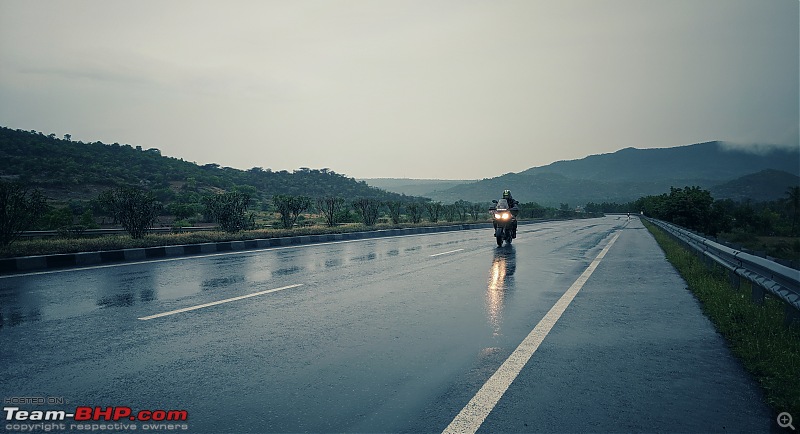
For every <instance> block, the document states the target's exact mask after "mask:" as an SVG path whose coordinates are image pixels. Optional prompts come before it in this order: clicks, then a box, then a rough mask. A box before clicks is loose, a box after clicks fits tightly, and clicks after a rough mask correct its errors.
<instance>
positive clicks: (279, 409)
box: [0, 216, 774, 432]
mask: <svg viewBox="0 0 800 434" xmlns="http://www.w3.org/2000/svg"><path fill="white" fill-rule="evenodd" d="M616 233H619V234H620V236H619V238H618V240H617V241H616V243H615V244H614V245H613V246H612V247H611V248H610V250H609V251H608V254H607V255H606V256H605V258H604V259H603V260H602V261H601V262H600V263H599V265H598V266H597V269H596V271H595V273H594V274H593V275H592V276H591V277H590V278H589V280H588V281H587V282H586V284H585V286H584V287H583V289H582V290H581V291H580V292H579V293H578V294H577V296H576V298H575V299H574V301H573V302H572V304H571V305H570V306H569V307H568V308H567V309H566V311H565V312H564V314H563V316H562V317H561V318H560V319H559V321H558V322H557V323H556V324H555V326H554V328H553V330H552V332H551V333H550V334H549V335H548V336H547V337H546V338H545V340H544V341H543V343H542V344H541V346H540V347H539V349H538V350H537V351H536V353H535V354H533V356H532V357H531V359H530V361H529V362H528V363H527V364H526V365H525V369H523V370H522V372H521V373H520V374H519V376H518V377H517V378H516V380H514V382H513V383H512V384H511V386H510V387H509V388H508V390H507V391H506V393H505V395H503V397H502V399H500V401H499V402H498V403H497V405H496V407H494V410H493V411H492V412H491V413H490V414H489V416H488V417H487V418H486V420H485V422H484V423H483V425H481V428H480V431H481V432H501V431H503V432H553V431H559V432H575V431H595V432H596V431H681V432H700V431H703V432H708V431H731V430H733V431H768V430H770V429H771V427H772V426H773V424H774V423H773V421H772V416H771V413H770V411H769V410H768V409H767V407H766V406H765V405H764V404H763V403H762V397H761V395H760V392H759V391H758V390H757V388H756V386H755V384H754V383H753V382H752V380H750V378H749V377H748V376H747V375H746V374H745V372H744V371H743V369H742V368H741V366H740V365H739V364H738V362H736V361H735V360H734V359H733V358H732V356H731V355H730V353H729V351H728V349H727V348H726V347H725V344H724V342H723V341H722V339H721V338H720V337H719V336H718V335H717V334H716V332H715V331H714V329H713V326H712V325H711V324H710V323H709V322H708V321H707V320H706V319H705V317H704V316H703V315H702V313H701V311H700V308H699V306H698V305H697V303H696V302H695V300H694V299H693V297H692V296H691V294H690V293H689V292H688V291H686V289H685V285H684V283H683V281H682V280H681V279H680V277H679V276H678V275H677V274H676V273H675V272H674V270H673V269H672V268H671V266H670V265H669V264H668V263H667V262H666V261H665V259H664V256H663V253H662V252H661V251H660V249H659V248H658V246H657V245H656V244H655V241H653V239H652V237H651V236H650V235H649V234H648V233H647V231H646V230H645V229H644V228H643V227H642V224H641V223H640V222H639V220H638V219H633V220H632V221H630V222H628V221H627V219H625V218H624V217H617V216H610V217H606V218H603V219H591V220H581V221H570V222H548V223H541V224H534V225H525V226H520V231H519V235H518V238H517V239H516V240H515V241H514V244H513V246H506V247H502V248H497V247H496V245H495V243H494V239H493V238H492V231H491V229H483V230H474V231H460V232H449V233H441V234H429V235H418V236H406V237H395V238H380V239H368V240H359V241H348V242H336V243H326V244H315V245H304V246H293V247H285V248H275V249H269V250H261V251H248V252H236V253H233V254H218V255H210V256H207V257H193V258H177V259H170V260H164V261H159V262H148V263H137V264H126V265H121V266H106V267H97V268H91V269H86V270H72V271H63V272H55V273H41V274H34V275H29V276H15V277H2V278H0V313H1V314H2V327H0V348H2V350H0V360H2V368H1V369H2V385H1V386H0V392H2V398H8V397H24V396H36V397H63V398H64V399H66V401H67V404H66V405H63V406H59V405H51V406H38V407H37V406H34V405H22V406H20V407H21V408H23V409H24V410H36V409H37V408H38V409H41V410H45V409H66V410H69V409H74V407H75V406H78V405H81V406H84V405H85V406H101V407H107V406H130V407H132V408H133V409H150V410H153V409H165V410H171V409H179V410H187V412H188V414H189V420H188V422H187V424H188V426H189V428H190V431H191V432H302V431H305V432H441V431H442V430H443V429H444V428H445V427H446V426H447V425H448V424H449V423H450V421H451V420H453V418H454V417H455V415H456V414H457V413H458V412H459V411H460V410H461V409H462V408H463V407H464V406H465V404H466V403H467V402H468V401H469V400H470V399H471V398H472V397H473V396H474V395H475V393H476V392H477V391H478V389H480V387H481V386H482V385H483V384H484V383H485V382H486V381H487V379H488V378H489V377H490V376H491V375H492V373H493V372H494V371H495V370H497V368H498V367H499V366H500V364H502V363H503V361H504V360H505V359H506V358H507V357H508V356H509V355H510V354H511V353H512V351H514V349H515V348H516V347H517V346H518V345H519V344H520V342H521V341H522V340H523V339H524V338H525V336H526V335H527V334H528V333H529V332H531V330H532V329H533V328H534V327H535V326H536V325H537V323H538V322H539V321H540V320H541V319H542V317H543V316H544V315H545V313H547V311H548V310H549V309H550V308H551V307H552V306H553V305H554V303H555V302H556V301H557V300H558V299H559V298H560V297H561V295H562V294H564V292H565V291H566V290H567V288H569V287H570V286H571V285H572V284H573V282H575V280H576V279H577V278H578V276H579V275H580V274H581V273H582V272H583V271H584V270H585V269H586V268H587V266H588V265H589V264H590V263H591V261H592V260H593V259H594V258H595V256H597V254H598V253H599V252H600V251H601V249H602V248H603V247H604V246H605V244H606V243H607V242H608V241H609V239H610V238H611V237H612V236H613V235H614V234H616ZM295 284H300V285H301V286H296V287H291V288H287V289H283V290H280V291H276V292H269V293H264V294H260V295H256V296H253V297H249V298H244V299H240V300H235V301H231V302H228V303H224V304H219V305H214V306H208V307H204V308H199V309H196V310H192V311H187V312H180V313H176V314H173V315H168V316H163V317H157V318H153V319H149V320H142V319H139V318H146V317H149V316H152V315H157V314H160V313H165V312H169V311H173V310H176V309H182V308H187V307H192V306H198V305H203V304H206V303H210V302H215V301H219V300H226V299H230V298H233V297H238V296H242V295H248V294H254V293H258V292H261V291H266V290H271V289H277V288H283V287H286V286H288V285H295ZM45 407H46V408H45Z"/></svg>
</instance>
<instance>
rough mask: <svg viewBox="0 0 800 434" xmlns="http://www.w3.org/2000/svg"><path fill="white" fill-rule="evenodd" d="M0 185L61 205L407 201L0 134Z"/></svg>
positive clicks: (366, 189) (338, 183)
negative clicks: (126, 197)
mask: <svg viewBox="0 0 800 434" xmlns="http://www.w3.org/2000/svg"><path fill="white" fill-rule="evenodd" d="M0 161H2V165H0V178H1V179H5V180H17V181H20V182H23V183H25V184H26V185H29V186H32V187H36V188H40V189H42V190H43V191H44V192H45V194H46V195H47V196H48V197H50V198H52V199H58V200H60V201H66V200H69V199H75V200H87V199H93V198H95V197H96V196H97V194H98V193H99V192H101V191H103V190H106V189H108V188H112V187H117V186H123V185H134V186H142V187H146V188H148V189H151V190H153V191H155V192H156V194H157V196H158V197H159V199H160V200H162V201H163V202H170V201H172V200H174V199H176V197H177V196H179V195H181V194H183V193H186V192H203V191H223V190H226V191H227V190H230V189H233V188H237V187H238V188H245V189H247V190H249V191H251V192H252V193H254V195H255V198H256V199H257V200H258V199H261V200H264V201H267V200H269V198H271V197H272V196H273V195H275V194H286V195H305V196H310V197H312V198H313V197H322V196H340V197H344V198H345V199H348V200H350V199H355V198H358V197H367V198H376V199H380V200H410V199H411V198H410V197H407V196H404V195H400V194H396V193H389V192H387V191H384V190H381V189H378V188H374V187H370V186H369V185H367V184H366V183H365V182H359V181H356V180H355V179H353V178H348V177H346V176H344V175H341V174H338V173H336V172H334V171H332V170H328V169H321V170H317V169H309V168H300V169H298V170H295V171H293V172H292V173H290V172H287V171H285V170H284V171H277V172H273V171H271V170H269V169H267V170H263V169H261V168H257V167H256V168H252V169H249V170H239V169H234V168H230V167H220V166H219V165H216V164H206V165H203V166H200V165H197V164H196V163H193V162H189V161H184V160H183V159H180V158H173V157H166V156H162V155H161V152H160V151H159V150H158V149H142V148H141V147H138V146H137V147H132V146H130V145H120V144H118V143H113V144H105V143H101V142H94V143H82V142H73V141H69V140H65V139H64V140H62V139H59V138H56V137H55V135H53V134H51V135H49V136H46V135H44V134H42V133H33V132H28V131H21V130H13V129H10V128H4V127H0Z"/></svg>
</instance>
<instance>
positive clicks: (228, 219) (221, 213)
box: [203, 191, 253, 233]
mask: <svg viewBox="0 0 800 434" xmlns="http://www.w3.org/2000/svg"><path fill="white" fill-rule="evenodd" d="M203 205H205V214H206V215H208V216H210V217H211V219H212V220H214V221H215V222H217V224H218V225H219V227H220V229H222V230H223V231H225V232H230V233H236V232H239V231H241V230H243V229H247V228H250V227H252V226H253V224H252V220H253V216H252V215H251V216H250V218H248V216H246V215H245V213H246V212H247V207H248V206H249V205H250V195H249V194H247V193H243V192H240V191H231V192H228V193H222V194H215V195H209V196H205V197H204V198H203Z"/></svg>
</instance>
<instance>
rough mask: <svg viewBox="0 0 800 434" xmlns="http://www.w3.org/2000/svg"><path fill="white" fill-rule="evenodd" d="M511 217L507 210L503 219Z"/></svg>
mask: <svg viewBox="0 0 800 434" xmlns="http://www.w3.org/2000/svg"><path fill="white" fill-rule="evenodd" d="M509 217H510V215H509V214H508V213H507V212H504V213H503V220H508V218H509Z"/></svg>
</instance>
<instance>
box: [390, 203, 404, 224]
mask: <svg viewBox="0 0 800 434" xmlns="http://www.w3.org/2000/svg"><path fill="white" fill-rule="evenodd" d="M386 206H387V207H388V208H389V217H390V218H391V219H392V223H393V224H398V223H400V214H401V212H402V209H403V202H400V201H397V200H390V201H388V202H386Z"/></svg>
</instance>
